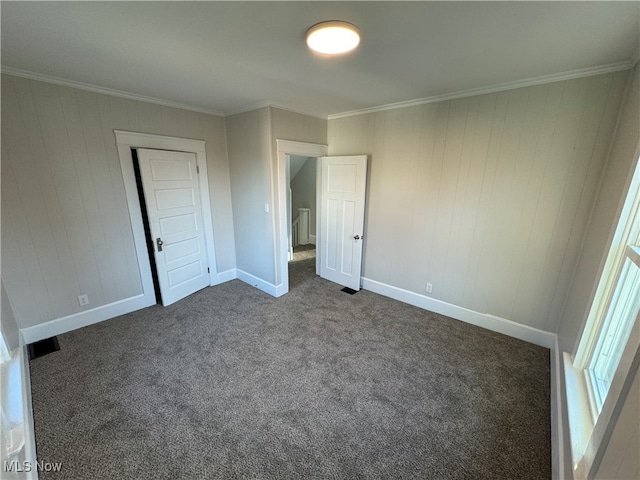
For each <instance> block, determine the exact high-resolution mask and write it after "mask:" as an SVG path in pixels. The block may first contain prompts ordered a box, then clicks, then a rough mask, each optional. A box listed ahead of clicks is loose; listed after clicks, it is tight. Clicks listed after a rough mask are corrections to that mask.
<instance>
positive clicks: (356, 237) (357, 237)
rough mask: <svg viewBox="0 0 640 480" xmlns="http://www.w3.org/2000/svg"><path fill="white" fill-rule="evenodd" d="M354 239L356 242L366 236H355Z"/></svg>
mask: <svg viewBox="0 0 640 480" xmlns="http://www.w3.org/2000/svg"><path fill="white" fill-rule="evenodd" d="M353 238H354V239H356V240H360V239H362V238H364V235H362V236H360V235H356V236H355V237H353Z"/></svg>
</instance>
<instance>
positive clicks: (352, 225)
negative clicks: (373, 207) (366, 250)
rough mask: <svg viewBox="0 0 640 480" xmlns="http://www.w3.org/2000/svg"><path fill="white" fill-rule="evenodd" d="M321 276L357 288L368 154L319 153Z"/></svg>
mask: <svg viewBox="0 0 640 480" xmlns="http://www.w3.org/2000/svg"><path fill="white" fill-rule="evenodd" d="M320 162H321V169H322V181H321V189H320V222H321V228H320V232H321V241H320V249H321V252H320V276H321V277H322V278H326V279H327V280H330V281H332V282H336V283H339V284H340V285H344V286H345V287H349V288H351V289H353V290H360V273H361V269H362V243H363V239H364V204H365V194H366V185H367V156H366V155H357V156H349V157H321V158H320Z"/></svg>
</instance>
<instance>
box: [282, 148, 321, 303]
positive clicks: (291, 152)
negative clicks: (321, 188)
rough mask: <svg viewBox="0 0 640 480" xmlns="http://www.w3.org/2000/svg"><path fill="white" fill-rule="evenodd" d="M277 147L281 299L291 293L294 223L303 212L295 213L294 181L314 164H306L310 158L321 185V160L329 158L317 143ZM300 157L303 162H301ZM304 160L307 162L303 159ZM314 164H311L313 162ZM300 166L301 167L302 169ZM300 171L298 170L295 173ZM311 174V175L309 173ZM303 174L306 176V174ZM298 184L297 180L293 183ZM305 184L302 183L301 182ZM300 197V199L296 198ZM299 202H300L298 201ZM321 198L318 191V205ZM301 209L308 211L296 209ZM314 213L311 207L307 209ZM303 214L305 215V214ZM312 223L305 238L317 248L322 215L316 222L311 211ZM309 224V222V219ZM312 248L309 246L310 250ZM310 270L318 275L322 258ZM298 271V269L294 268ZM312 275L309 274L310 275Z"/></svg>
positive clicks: (308, 267)
mask: <svg viewBox="0 0 640 480" xmlns="http://www.w3.org/2000/svg"><path fill="white" fill-rule="evenodd" d="M276 144H277V154H278V156H277V178H276V182H277V183H276V185H277V188H276V194H277V224H276V225H277V227H276V285H277V290H276V296H277V297H279V296H281V295H284V294H285V293H287V292H288V291H289V261H290V260H292V259H293V257H294V254H295V253H296V252H294V248H293V243H294V242H293V238H292V234H293V228H292V226H293V222H294V220H295V219H296V217H298V215H299V213H298V211H297V210H295V211H293V212H292V203H293V200H292V191H291V183H292V182H291V179H292V178H294V179H295V178H296V177H298V173H299V172H300V171H301V170H302V168H303V167H304V168H306V169H308V168H309V167H310V166H311V165H312V164H311V163H309V164H308V165H306V167H305V164H306V162H307V161H310V160H308V159H310V158H311V159H314V160H315V175H314V180H315V182H316V185H317V181H318V178H319V174H318V168H319V163H320V162H318V160H317V159H318V158H319V157H322V156H325V155H327V146H326V145H320V144H317V143H305V142H294V141H290V140H280V139H278V140H276ZM292 158H293V159H294V160H293V163H294V167H293V168H294V172H293V175H292V174H291V173H292V171H291V163H292V162H291V159H292ZM297 158H300V159H301V160H297ZM302 159H304V160H302ZM310 162H311V161H310ZM298 164H300V167H299V169H298ZM296 169H298V171H295V170H296ZM306 173H307V174H308V173H309V172H306ZM302 175H305V174H304V173H302ZM303 178H306V180H305V181H306V182H308V181H309V178H311V175H307V176H306V177H300V178H299V180H301V179H303ZM293 183H294V184H295V183H298V182H296V181H295V180H294V182H293ZM300 183H302V182H300ZM296 198H297V197H296ZM296 201H297V200H296ZM306 201H307V202H309V203H307V204H308V205H311V202H310V201H309V200H306ZM317 202H318V197H317V191H316V195H315V204H316V205H317ZM297 208H305V207H302V205H301V206H300V207H296V209H297ZM307 208H309V209H310V210H311V206H309V207H307ZM303 215H305V214H304V213H303ZM308 218H309V219H308V222H309V223H310V224H312V225H309V229H308V231H309V232H310V233H309V238H308V239H302V240H303V241H305V243H306V244H307V245H308V244H310V243H311V240H314V241H315V243H316V245H317V244H318V239H317V229H318V215H315V214H314V220H311V212H308ZM305 221H306V220H305ZM313 233H316V235H315V238H314V237H311V235H312V234H313ZM297 241H298V243H299V242H300V238H298V240H297ZM307 248H308V247H307ZM291 265H292V266H293V265H295V262H292V263H291ZM306 267H307V268H306V270H308V271H310V272H312V273H313V274H318V272H319V264H318V256H316V257H315V261H311V262H309V261H307V263H306ZM292 268H295V267H292ZM308 273H309V272H307V274H308Z"/></svg>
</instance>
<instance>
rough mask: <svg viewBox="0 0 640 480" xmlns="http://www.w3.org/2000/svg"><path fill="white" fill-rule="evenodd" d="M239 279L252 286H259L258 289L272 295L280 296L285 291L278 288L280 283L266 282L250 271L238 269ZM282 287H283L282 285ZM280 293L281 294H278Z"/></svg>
mask: <svg viewBox="0 0 640 480" xmlns="http://www.w3.org/2000/svg"><path fill="white" fill-rule="evenodd" d="M236 272H237V277H236V278H237V279H238V280H241V281H243V282H244V283H247V284H249V285H251V286H252V287H255V288H257V289H258V290H262V291H263V292H264V293H268V294H269V295H271V296H272V297H279V296H281V295H282V294H283V293H284V292H282V293H280V292H279V289H278V287H279V286H278V285H274V284H273V283H269V282H266V281H264V280H262V279H261V278H258V277H256V276H255V275H251V274H250V273H247V272H245V271H244V270H240V269H239V268H237V269H236ZM280 287H282V286H281V285H280ZM278 293H279V294H278Z"/></svg>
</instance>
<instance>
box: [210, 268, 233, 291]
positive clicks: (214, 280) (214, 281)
mask: <svg viewBox="0 0 640 480" xmlns="http://www.w3.org/2000/svg"><path fill="white" fill-rule="evenodd" d="M236 278H238V273H237V271H236V269H235V268H231V269H229V270H225V271H224V272H220V273H212V274H211V286H212V287H213V286H215V285H220V284H221V283H224V282H229V281H231V280H235V279H236Z"/></svg>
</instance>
